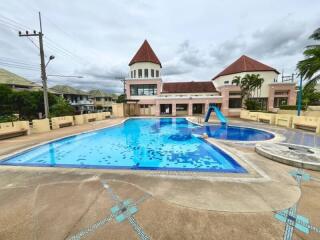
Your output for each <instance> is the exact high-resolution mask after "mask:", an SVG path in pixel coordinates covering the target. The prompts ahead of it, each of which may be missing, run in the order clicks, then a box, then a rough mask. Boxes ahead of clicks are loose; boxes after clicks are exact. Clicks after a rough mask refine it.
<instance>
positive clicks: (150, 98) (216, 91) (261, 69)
mask: <svg viewBox="0 0 320 240" xmlns="http://www.w3.org/2000/svg"><path fill="white" fill-rule="evenodd" d="M129 67H130V73H129V77H128V78H126V80H125V90H126V95H127V100H128V105H129V107H128V108H127V109H128V111H127V114H128V115H156V116H162V115H169V116H179V115H195V114H204V113H205V112H206V111H207V109H208V107H209V104H210V103H214V104H216V105H218V106H220V108H221V110H222V112H223V113H224V114H225V115H227V116H239V114H240V110H241V107H242V106H241V89H240V87H239V86H237V85H236V84H235V83H234V82H233V79H234V77H235V76H240V77H243V76H245V75H246V74H259V75H260V76H261V77H262V78H263V79H264V83H263V86H262V87H261V91H260V95H259V96H256V98H257V101H259V102H261V105H263V106H264V107H265V109H266V110H267V109H268V110H273V109H275V108H277V107H278V105H279V103H282V104H294V103H295V99H296V92H295V84H294V83H278V82H277V79H278V74H279V72H278V71H277V70H276V69H275V68H273V67H270V66H268V65H266V64H264V63H261V62H259V61H257V60H255V59H252V58H250V57H248V56H245V55H243V56H241V57H240V58H239V59H237V60H236V61H234V62H233V63H231V64H230V65H229V66H227V67H226V68H225V69H224V70H223V71H221V72H220V73H218V74H217V75H216V76H214V77H213V78H212V80H211V81H191V82H165V81H163V80H162V76H161V69H162V65H161V62H160V60H159V58H158V57H157V55H156V54H155V52H154V51H153V49H152V48H151V46H150V44H149V43H148V41H147V40H145V41H144V42H143V44H142V45H141V47H140V48H139V49H138V51H137V52H136V54H135V55H134V56H133V58H132V60H131V61H130V62H129Z"/></svg>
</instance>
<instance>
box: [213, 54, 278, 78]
mask: <svg viewBox="0 0 320 240" xmlns="http://www.w3.org/2000/svg"><path fill="white" fill-rule="evenodd" d="M260 71H274V72H276V73H278V74H279V72H278V71H277V70H276V69H275V68H273V67H270V66H268V65H266V64H264V63H261V62H259V61H257V60H255V59H253V58H250V57H248V56H246V55H242V56H241V57H240V58H238V59H237V60H236V61H234V62H233V63H231V64H230V65H229V66H228V67H226V68H225V69H224V70H223V71H222V72H220V73H219V74H218V75H216V76H215V77H214V78H212V80H215V79H216V78H218V77H221V76H225V75H230V74H235V73H241V72H260Z"/></svg>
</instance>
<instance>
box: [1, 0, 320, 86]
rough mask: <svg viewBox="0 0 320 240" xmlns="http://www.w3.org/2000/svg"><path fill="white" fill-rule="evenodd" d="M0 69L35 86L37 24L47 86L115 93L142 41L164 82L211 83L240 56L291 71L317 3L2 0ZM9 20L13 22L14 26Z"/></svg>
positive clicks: (318, 22) (315, 21) (317, 22)
mask: <svg viewBox="0 0 320 240" xmlns="http://www.w3.org/2000/svg"><path fill="white" fill-rule="evenodd" d="M0 9H1V12H0V36H1V38H0V67H3V68H6V69H8V70H10V71H12V72H15V73H17V74H20V75H21V76H24V77H26V78H27V79H30V80H32V81H36V82H40V77H39V75H40V73H39V70H38V65H39V50H38V48H37V47H36V46H35V45H34V43H35V44H38V40H37V38H31V39H32V40H33V42H34V43H32V42H31V41H30V40H29V39H27V38H25V37H18V34H17V30H19V29H20V30H26V28H28V29H29V30H33V29H35V30H39V23H38V15H37V12H38V11H39V10H40V11H41V14H42V20H43V32H44V34H45V39H44V44H45V53H46V55H47V57H49V56H50V55H51V54H52V55H55V56H56V59H54V60H53V61H52V62H51V63H50V64H49V66H48V69H47V74H49V75H51V74H60V75H81V76H83V78H81V79H79V78H57V77H48V81H49V86H53V85H55V84H69V85H72V86H74V87H79V88H81V89H84V90H89V89H96V88H99V89H105V90H108V91H110V92H121V91H122V85H121V82H120V81H119V80H118V78H119V77H121V76H124V75H127V72H128V69H129V68H128V63H129V61H130V60H131V58H132V57H133V55H134V54H135V53H136V51H137V50H138V48H139V47H140V45H141V44H142V42H143V41H144V39H147V40H148V41H149V43H150V45H151V46H152V48H153V50H154V51H155V53H156V54H157V56H158V58H159V59H160V61H161V63H162V66H163V80H164V81H173V80H176V81H189V80H193V81H201V80H202V81H203V80H210V79H211V78H212V77H214V76H215V75H216V74H217V73H219V72H220V71H221V70H223V68H224V67H226V66H228V65H229V64H230V63H232V62H233V61H234V60H236V59H237V58H239V57H240V56H241V55H243V54H246V55H248V56H250V57H253V58H255V59H257V60H259V61H261V62H263V63H265V64H268V65H270V66H272V67H275V68H276V69H278V70H279V71H280V72H282V71H284V72H285V74H292V73H293V72H295V71H296V70H295V66H296V63H297V61H299V60H301V59H302V58H303V56H302V52H303V49H304V47H305V46H306V45H307V44H308V43H309V41H308V36H309V35H310V34H311V33H312V32H313V31H314V30H315V29H316V28H318V27H320V17H319V16H320V1H319V0H308V1H301V0H300V1H298V0H265V1H262V0H261V1H257V0H250V1H249V0H247V1H231V0H224V1H213V0H198V1H194V0H192V1H187V0H184V1H172V0H170V1H169V0H161V1H160V0H159V1H157V0H153V1H150V0H149V1H147V0H146V1H145V0H135V1H133V0H128V1H121V0H101V1H100V0H90V1H84V0H68V1H66V0H55V1H53V0H50V1H49V0H37V1H36V0H1V1H0ZM13 21H14V22H13Z"/></svg>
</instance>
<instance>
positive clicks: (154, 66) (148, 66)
mask: <svg viewBox="0 0 320 240" xmlns="http://www.w3.org/2000/svg"><path fill="white" fill-rule="evenodd" d="M138 69H142V78H145V76H144V69H148V70H149V74H148V77H147V78H148V79H150V78H151V69H154V78H156V70H158V71H159V77H160V76H161V67H160V65H159V64H155V63H151V62H138V63H134V64H132V65H131V66H130V72H129V78H131V71H134V70H136V78H138ZM159 77H158V78H159Z"/></svg>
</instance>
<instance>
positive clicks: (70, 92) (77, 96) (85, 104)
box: [49, 85, 94, 113]
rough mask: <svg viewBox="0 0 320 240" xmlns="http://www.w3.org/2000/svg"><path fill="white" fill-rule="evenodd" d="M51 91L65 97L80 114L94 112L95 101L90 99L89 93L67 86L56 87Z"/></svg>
mask: <svg viewBox="0 0 320 240" xmlns="http://www.w3.org/2000/svg"><path fill="white" fill-rule="evenodd" d="M49 90H50V92H52V93H54V94H57V95H60V96H63V97H64V99H66V100H67V101H69V103H70V104H71V106H73V107H74V108H75V110H76V111H77V112H78V113H88V112H93V111H94V104H93V101H92V100H91V99H90V98H89V93H87V92H84V91H82V90H80V89H76V88H73V87H70V86H67V85H56V86H54V87H52V88H50V89H49Z"/></svg>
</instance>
